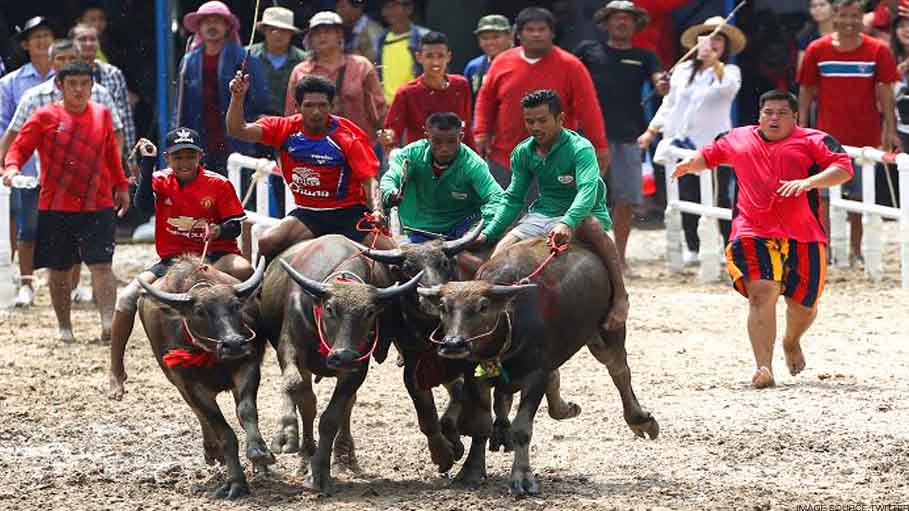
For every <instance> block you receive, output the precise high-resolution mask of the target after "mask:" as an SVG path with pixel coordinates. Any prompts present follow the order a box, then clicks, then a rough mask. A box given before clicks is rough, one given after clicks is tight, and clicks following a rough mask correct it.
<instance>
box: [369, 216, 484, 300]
mask: <svg viewBox="0 0 909 511" xmlns="http://www.w3.org/2000/svg"><path fill="white" fill-rule="evenodd" d="M482 230H483V221H482V220H480V221H479V222H478V223H477V224H476V225H475V226H473V227H472V228H471V229H470V231H468V232H467V233H465V234H464V236H461V237H460V238H458V239H456V240H451V241H441V240H434V241H429V242H427V243H420V244H414V243H408V244H404V245H402V246H401V247H400V248H396V249H392V250H374V249H371V248H367V247H365V246H362V245H360V250H361V251H362V252H363V255H365V256H366V257H369V258H370V259H373V260H375V261H378V262H380V263H385V264H392V265H395V266H398V267H400V268H401V272H402V273H403V275H404V277H405V278H408V279H410V278H413V276H414V275H416V274H417V273H418V272H422V273H423V278H422V279H421V280H420V286H422V287H430V286H439V285H442V284H445V283H447V282H450V281H452V280H455V278H456V276H457V265H456V263H455V259H454V258H455V256H457V255H458V254H460V253H461V252H463V251H464V250H466V249H467V247H468V246H470V244H471V243H473V242H474V241H475V240H476V239H477V237H479V236H480V233H481V232H482Z"/></svg>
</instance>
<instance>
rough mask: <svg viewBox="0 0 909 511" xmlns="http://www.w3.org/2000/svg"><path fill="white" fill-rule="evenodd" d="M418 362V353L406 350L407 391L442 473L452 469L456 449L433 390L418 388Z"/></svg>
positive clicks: (405, 377) (405, 381)
mask: <svg viewBox="0 0 909 511" xmlns="http://www.w3.org/2000/svg"><path fill="white" fill-rule="evenodd" d="M416 364H417V354H416V353H414V352H412V351H409V350H404V387H405V388H406V389H407V393H408V394H410V399H411V401H413V407H414V409H415V410H416V412H417V422H418V423H419V424H420V432H422V433H423V434H424V435H426V440H427V441H428V443H429V454H430V456H431V458H432V462H433V463H435V464H436V466H438V467H439V472H440V473H445V472H448V471H449V470H451V467H452V466H453V465H454V462H455V453H454V449H452V445H451V444H450V443H449V441H448V440H446V439H445V437H444V436H443V435H442V429H441V426H440V424H439V414H438V412H437V411H436V402H435V400H434V399H433V397H432V391H431V390H420V389H419V388H417V382H416V373H415V368H416ZM462 449H463V448H462Z"/></svg>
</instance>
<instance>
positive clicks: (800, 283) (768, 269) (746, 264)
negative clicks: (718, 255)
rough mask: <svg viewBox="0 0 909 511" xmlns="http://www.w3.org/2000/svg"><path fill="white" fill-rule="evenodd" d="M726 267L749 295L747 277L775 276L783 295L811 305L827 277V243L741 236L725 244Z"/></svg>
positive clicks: (757, 278)
mask: <svg viewBox="0 0 909 511" xmlns="http://www.w3.org/2000/svg"><path fill="white" fill-rule="evenodd" d="M726 269H727V270H728V271H729V276H730V277H732V285H733V286H734V287H735V289H736V291H738V292H739V293H741V294H742V296H745V297H747V296H748V292H747V290H746V289H745V280H772V281H776V282H779V283H781V284H782V285H783V296H787V297H789V298H791V299H792V300H794V301H796V302H798V303H800V304H802V305H803V306H805V307H809V308H812V307H814V306H815V304H817V301H818V298H820V297H821V293H822V292H823V291H824V283H825V281H826V279H827V255H826V244H825V243H822V242H812V243H802V242H798V241H796V240H787V239H781V238H739V239H736V240H733V241H732V242H731V243H729V245H728V246H727V247H726Z"/></svg>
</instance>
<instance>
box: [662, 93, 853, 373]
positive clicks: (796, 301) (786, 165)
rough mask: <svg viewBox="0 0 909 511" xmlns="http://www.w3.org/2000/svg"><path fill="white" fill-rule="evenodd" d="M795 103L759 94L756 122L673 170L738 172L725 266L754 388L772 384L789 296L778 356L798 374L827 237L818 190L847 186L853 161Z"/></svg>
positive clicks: (677, 174) (719, 139)
mask: <svg viewBox="0 0 909 511" xmlns="http://www.w3.org/2000/svg"><path fill="white" fill-rule="evenodd" d="M797 109H798V100H796V98H795V96H793V95H792V94H790V93H789V92H786V91H779V90H776V91H770V92H767V93H765V94H764V95H763V96H761V100H760V120H759V125H758V126H744V127H741V128H735V129H733V130H732V131H729V132H727V133H725V134H723V135H720V136H719V137H717V139H716V140H715V141H714V142H713V143H711V144H708V145H706V146H704V147H702V148H701V149H700V150H699V151H698V152H697V153H696V154H695V155H694V156H693V157H691V158H689V159H688V160H686V161H684V162H682V163H680V164H679V165H678V167H676V170H675V173H674V174H673V177H675V178H678V177H680V176H683V175H685V174H689V173H692V172H697V171H700V170H704V169H708V168H717V166H719V165H729V166H731V167H733V168H734V169H735V175H736V177H737V178H738V194H737V196H736V203H735V206H734V209H733V213H732V218H733V220H732V233H731V234H730V236H729V238H730V239H731V240H732V241H731V242H730V243H729V245H728V246H727V248H726V267H727V269H728V270H729V275H730V276H731V277H732V281H733V284H734V285H735V288H736V290H737V291H738V292H739V293H741V294H742V295H744V296H746V297H747V298H748V302H749V305H750V308H749V311H748V335H749V337H750V338H751V348H752V350H753V351H754V359H755V362H756V365H757V371H756V372H755V373H754V376H753V377H752V379H751V382H752V385H754V387H756V388H764V387H770V386H772V385H774V379H773V371H772V367H773V345H774V342H775V338H776V302H777V301H778V300H779V297H780V295H783V296H785V297H786V305H787V308H786V334H785V336H784V337H783V351H784V353H785V355H786V365H787V366H788V367H789V372H790V373H791V374H792V375H793V376H795V375H796V374H798V373H800V372H801V371H802V370H803V369H804V368H805V356H804V355H803V354H802V347H801V338H802V335H803V334H804V333H805V332H806V331H807V330H808V327H810V326H811V323H812V322H813V321H814V318H815V317H816V316H817V301H818V298H820V296H821V293H822V292H823V290H824V281H825V277H826V271H827V258H826V257H825V252H826V249H825V247H826V244H827V235H826V234H825V233H824V227H823V224H822V223H821V218H820V212H819V205H820V197H819V193H818V192H819V190H820V189H821V188H828V187H831V186H835V185H838V184H842V183H845V182H846V181H848V180H849V179H850V178H851V177H852V162H851V160H850V159H849V156H848V155H847V154H846V151H845V150H843V147H842V146H840V144H839V142H837V141H836V140H835V139H834V138H833V137H832V136H830V135H828V134H826V133H824V132H822V131H818V130H813V129H808V128H800V127H797V126H796V119H797V114H796V112H797Z"/></svg>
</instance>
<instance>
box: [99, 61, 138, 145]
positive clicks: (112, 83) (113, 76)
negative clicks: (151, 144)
mask: <svg viewBox="0 0 909 511" xmlns="http://www.w3.org/2000/svg"><path fill="white" fill-rule="evenodd" d="M95 83H100V84H101V85H103V86H105V87H107V90H108V91H109V92H110V95H111V97H112V98H114V104H115V105H116V106H117V114H119V116H120V119H122V121H123V142H124V144H125V148H124V149H127V148H132V147H133V146H134V145H136V124H135V123H134V122H133V111H132V109H131V108H130V107H129V94H128V92H127V88H126V78H124V76H123V71H120V68H118V67H117V66H113V65H111V64H108V63H106V62H101V61H100V60H95ZM111 112H113V110H111ZM124 154H125V153H124Z"/></svg>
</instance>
